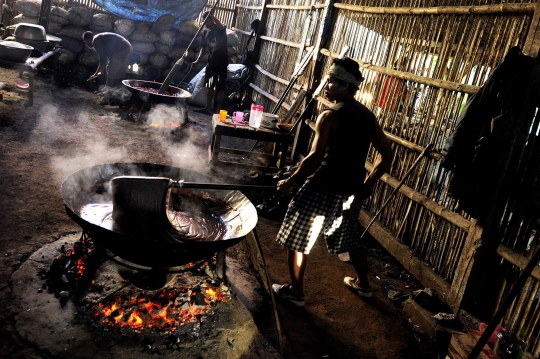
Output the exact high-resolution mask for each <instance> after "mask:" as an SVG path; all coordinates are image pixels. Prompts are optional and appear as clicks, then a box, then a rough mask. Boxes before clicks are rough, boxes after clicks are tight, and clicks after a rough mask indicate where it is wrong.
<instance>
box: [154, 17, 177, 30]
mask: <svg viewBox="0 0 540 359" xmlns="http://www.w3.org/2000/svg"><path fill="white" fill-rule="evenodd" d="M175 21H176V19H175V18H174V16H172V15H169V14H166V15H161V16H160V17H159V18H158V19H157V20H156V22H155V23H154V24H153V25H152V27H151V30H152V31H153V32H155V33H156V34H159V33H160V32H163V31H167V30H171V29H174V23H175Z"/></svg>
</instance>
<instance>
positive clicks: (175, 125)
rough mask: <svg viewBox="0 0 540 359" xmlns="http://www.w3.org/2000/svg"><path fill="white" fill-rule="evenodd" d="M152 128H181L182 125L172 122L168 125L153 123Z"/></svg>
mask: <svg viewBox="0 0 540 359" xmlns="http://www.w3.org/2000/svg"><path fill="white" fill-rule="evenodd" d="M150 127H153V128H181V127H182V125H180V124H178V123H174V122H172V121H169V122H167V123H162V124H159V123H155V122H152V123H151V124H150Z"/></svg>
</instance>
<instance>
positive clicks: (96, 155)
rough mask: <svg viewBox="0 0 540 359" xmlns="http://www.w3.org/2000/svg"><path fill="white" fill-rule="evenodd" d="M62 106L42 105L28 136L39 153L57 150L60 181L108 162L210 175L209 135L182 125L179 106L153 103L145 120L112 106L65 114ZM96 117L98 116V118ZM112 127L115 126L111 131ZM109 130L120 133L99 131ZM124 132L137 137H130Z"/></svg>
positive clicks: (57, 178) (53, 165) (182, 112)
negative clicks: (154, 165) (132, 120)
mask: <svg viewBox="0 0 540 359" xmlns="http://www.w3.org/2000/svg"><path fill="white" fill-rule="evenodd" d="M61 111H65V110H64V108H57V107H56V106H55V105H53V104H48V105H44V106H43V107H42V108H41V110H40V117H39V118H38V120H37V121H36V127H35V129H34V131H33V133H32V138H31V141H32V143H33V144H34V146H36V147H38V148H37V149H36V152H38V153H39V152H42V151H40V150H39V149H40V148H41V149H43V148H46V147H54V149H56V156H52V157H51V158H50V161H51V172H52V173H53V174H54V176H55V178H54V181H55V183H56V184H58V185H59V184H61V183H62V182H63V181H64V180H65V179H66V178H67V177H68V176H69V175H70V174H71V173H73V172H76V171H78V170H80V169H83V168H86V167H91V166H96V165H101V164H106V163H136V162H145V163H160V164H164V165H169V166H174V167H181V168H184V169H187V170H191V171H195V172H199V173H201V174H203V175H205V174H208V154H207V150H206V149H207V146H208V144H209V143H210V136H209V135H208V134H202V135H199V132H198V131H193V130H192V129H190V128H189V126H186V124H185V120H184V119H185V118H186V115H185V108H184V107H183V106H175V105H165V104H157V105H154V107H153V108H152V109H151V110H150V111H149V112H148V113H147V119H146V122H145V123H130V122H125V121H123V120H121V118H120V117H118V116H117V115H116V111H115V112H113V111H111V110H109V109H103V110H100V109H97V110H93V111H80V112H76V111H74V112H73V113H68V114H66V113H65V112H64V113H61ZM96 117H99V120H98V121H96ZM103 119H106V121H103ZM152 122H153V123H158V124H160V125H161V124H165V123H168V122H174V123H177V124H180V125H182V127H181V128H179V129H177V130H171V129H170V128H168V129H153V128H150V127H149V124H150V123H152ZM110 127H114V128H115V129H114V131H111V130H110ZM122 131H126V134H122V133H121V132H122ZM111 132H112V134H113V136H114V134H115V132H120V134H119V137H115V138H108V137H105V136H104V135H103V134H104V133H107V134H108V133H111ZM127 133H130V135H131V134H134V136H136V137H134V139H133V140H130V135H127ZM141 139H142V141H141ZM58 149H60V150H58ZM49 150H50V149H49Z"/></svg>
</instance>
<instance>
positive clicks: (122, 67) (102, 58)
mask: <svg viewBox="0 0 540 359" xmlns="http://www.w3.org/2000/svg"><path fill="white" fill-rule="evenodd" d="M83 41H84V43H85V44H86V45H87V46H89V47H93V48H94V49H95V50H96V52H97V54H98V57H99V66H98V68H97V70H96V72H95V73H94V74H93V75H92V76H90V77H89V78H88V80H89V81H91V80H94V79H96V78H97V77H99V76H101V75H102V74H103V73H104V72H105V74H106V80H105V89H104V90H103V91H102V92H103V93H106V92H107V91H108V90H109V89H111V88H113V87H115V86H118V85H119V84H120V81H121V80H123V79H124V77H125V74H126V70H127V68H128V66H129V57H130V56H131V53H132V52H133V47H132V46H131V43H130V42H129V41H128V40H126V39H125V38H124V37H123V36H120V35H118V34H115V33H113V32H102V33H101V34H97V35H95V36H94V34H93V33H92V32H90V31H86V32H85V33H84V34H83Z"/></svg>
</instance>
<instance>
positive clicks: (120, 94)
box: [104, 86, 131, 103]
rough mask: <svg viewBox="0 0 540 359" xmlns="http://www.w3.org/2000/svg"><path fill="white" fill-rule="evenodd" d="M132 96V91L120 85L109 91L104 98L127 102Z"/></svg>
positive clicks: (116, 101)
mask: <svg viewBox="0 0 540 359" xmlns="http://www.w3.org/2000/svg"><path fill="white" fill-rule="evenodd" d="M130 98H131V91H130V90H128V88H127V87H126V86H118V87H114V88H111V89H109V90H108V91H107V94H106V98H104V100H106V101H111V102H115V103H125V102H127V101H128V100H129V99H130Z"/></svg>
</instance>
